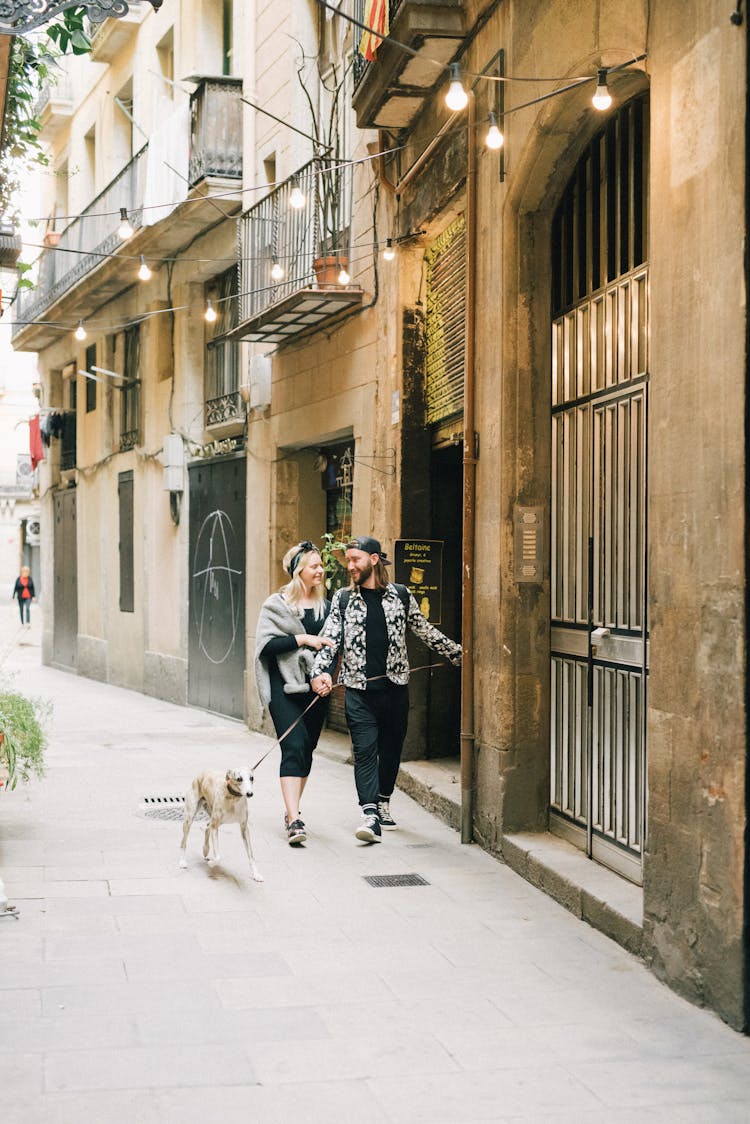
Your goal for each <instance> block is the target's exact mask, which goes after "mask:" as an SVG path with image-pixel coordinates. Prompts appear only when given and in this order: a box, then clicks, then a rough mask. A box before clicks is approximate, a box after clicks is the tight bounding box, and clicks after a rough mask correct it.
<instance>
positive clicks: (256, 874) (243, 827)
mask: <svg viewBox="0 0 750 1124" xmlns="http://www.w3.org/2000/svg"><path fill="white" fill-rule="evenodd" d="M240 832H241V833H242V840H243V842H244V844H245V850H246V851H247V857H248V859H249V860H250V873H251V874H252V876H253V878H254V879H255V881H256V882H263V881H265V879H264V878H263V875H262V874H261V873H260V871H259V870H258V867H257V866H256V865H255V857H254V855H253V845H252V843H251V842H250V829H249V827H248V824H247V820H245V822H244V823H241V824H240Z"/></svg>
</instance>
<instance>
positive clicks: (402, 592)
mask: <svg viewBox="0 0 750 1124" xmlns="http://www.w3.org/2000/svg"><path fill="white" fill-rule="evenodd" d="M393 585H394V588H395V590H396V593H397V594H398V595H399V597H400V599H401V604H402V605H403V606H404V612H405V613H406V615H407V617H408V616H409V598H410V596H411V592H410V590H409V588H408V586H405V585H399V584H398V583H397V582H394V583H393Z"/></svg>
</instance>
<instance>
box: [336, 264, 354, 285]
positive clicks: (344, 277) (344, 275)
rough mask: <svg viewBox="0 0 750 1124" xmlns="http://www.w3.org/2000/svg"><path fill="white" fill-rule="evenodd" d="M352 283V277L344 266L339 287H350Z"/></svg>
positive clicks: (340, 274)
mask: <svg viewBox="0 0 750 1124" xmlns="http://www.w3.org/2000/svg"><path fill="white" fill-rule="evenodd" d="M350 281H351V277H350V276H349V274H348V273H347V271H346V266H344V265H342V267H341V271H340V273H339V285H348V284H349V282H350Z"/></svg>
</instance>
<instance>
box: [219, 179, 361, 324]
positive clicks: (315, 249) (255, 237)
mask: <svg viewBox="0 0 750 1124" xmlns="http://www.w3.org/2000/svg"><path fill="white" fill-rule="evenodd" d="M295 185H296V186H298V187H299V189H300V191H301V192H302V194H303V195H304V197H305V205H304V207H302V208H300V209H296V208H294V207H292V206H291V203H290V199H291V195H292V191H293V190H294V187H295ZM351 206H352V166H351V164H349V165H346V166H345V165H342V164H331V163H330V162H327V161H325V160H321V159H320V158H318V159H316V160H311V161H310V163H309V164H305V166H304V167H303V168H300V170H299V171H298V172H297V173H296V174H295V175H294V176H291V177H290V179H288V180H286V181H285V182H284V183H282V184H280V185H279V187H277V188H276V189H275V190H274V191H272V192H271V193H270V194H269V195H267V196H266V197H265V198H264V199H261V201H260V202H259V203H257V204H256V205H255V206H254V207H252V208H251V209H250V210H249V211H246V212H245V213H244V214H243V216H242V218H241V220H240V297H239V319H240V321H241V322H244V321H246V320H250V319H252V318H253V317H255V316H258V315H260V314H261V313H262V312H265V310H266V309H267V308H270V307H271V306H272V305H275V304H278V302H279V301H282V300H284V299H285V298H286V297H290V296H292V295H293V294H294V293H297V292H299V290H300V289H305V288H308V287H310V286H312V285H313V284H314V283H315V276H316V275H315V270H314V267H313V262H314V261H315V260H316V259H317V258H320V257H323V256H326V255H328V256H331V257H334V258H336V259H338V260H340V261H341V262H342V264H343V263H344V262H348V260H349V236H350V224H351ZM274 264H277V265H278V266H280V267H281V269H283V271H284V272H283V277H281V278H280V279H279V280H274V279H273V277H272V276H271V270H272V269H273V266H274Z"/></svg>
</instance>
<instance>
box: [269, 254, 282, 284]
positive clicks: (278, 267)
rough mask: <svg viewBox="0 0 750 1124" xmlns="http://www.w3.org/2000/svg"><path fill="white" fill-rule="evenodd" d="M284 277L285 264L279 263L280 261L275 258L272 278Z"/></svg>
mask: <svg viewBox="0 0 750 1124" xmlns="http://www.w3.org/2000/svg"><path fill="white" fill-rule="evenodd" d="M283 278H284V267H283V265H279V263H278V262H277V261H276V260H275V259H274V263H273V265H272V266H271V280H272V281H282V280H283Z"/></svg>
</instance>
